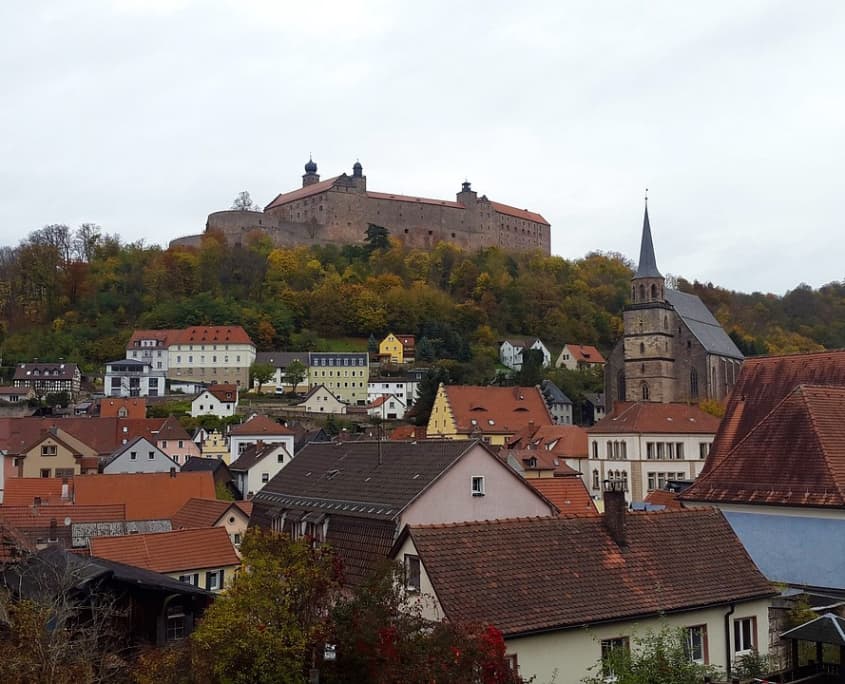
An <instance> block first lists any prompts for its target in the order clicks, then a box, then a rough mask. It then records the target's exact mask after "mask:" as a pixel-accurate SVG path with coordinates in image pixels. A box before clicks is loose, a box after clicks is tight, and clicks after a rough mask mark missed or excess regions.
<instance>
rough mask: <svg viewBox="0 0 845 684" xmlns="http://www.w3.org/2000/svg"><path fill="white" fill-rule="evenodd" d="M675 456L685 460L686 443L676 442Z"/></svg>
mask: <svg viewBox="0 0 845 684" xmlns="http://www.w3.org/2000/svg"><path fill="white" fill-rule="evenodd" d="M675 458H676V459H678V460H679V461H683V460H684V443H683V442H675Z"/></svg>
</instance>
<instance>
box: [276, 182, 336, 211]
mask: <svg viewBox="0 0 845 684" xmlns="http://www.w3.org/2000/svg"><path fill="white" fill-rule="evenodd" d="M338 178H340V176H335V177H334V178H328V179H326V180H324V181H320V182H319V183H311V185H306V186H304V187H301V188H297V189H296V190H292V191H291V192H283V193H281V194H279V195H276V197H275V198H274V199H273V200H272V201H271V202H270V204H268V205H267V206H266V207H264V211H269V210H270V209H275V208H276V207H280V206H282V205H283V204H287V203H288V202H294V201H296V200H299V199H302V198H304V197H311V196H312V195H319V194H320V193H321V192H325V191H326V190H330V189H331V188H332V186H333V185H334V182H335V181H336V180H337V179H338Z"/></svg>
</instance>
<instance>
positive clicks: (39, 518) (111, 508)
mask: <svg viewBox="0 0 845 684" xmlns="http://www.w3.org/2000/svg"><path fill="white" fill-rule="evenodd" d="M31 503H32V502H30V505H28V506H8V505H6V504H3V506H0V520H4V521H5V522H6V523H7V524H9V525H11V526H13V527H15V528H17V529H18V530H21V531H28V530H35V529H47V528H49V527H50V523H51V521H53V520H55V521H56V523H57V524H58V525H59V526H64V525H65V521H66V520H70V521H71V522H74V523H94V522H118V521H123V520H126V507H125V506H124V505H123V504H93V505H88V506H80V505H78V504H72V503H66V504H61V503H60V504H48V505H44V506H32V505H31Z"/></svg>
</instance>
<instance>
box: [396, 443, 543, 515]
mask: <svg viewBox="0 0 845 684" xmlns="http://www.w3.org/2000/svg"><path fill="white" fill-rule="evenodd" d="M474 475H483V476H484V490H485V494H484V496H473V495H472V492H471V485H472V477H473V476H474ZM554 514H555V513H554V510H553V509H552V507H551V504H548V503H546V501H544V500H543V499H542V498H541V497H540V496H539V494H537V493H536V492H535V491H534V490H533V489H531V486H530V485H528V484H526V483H525V482H524V481H523V480H522V478H521V476H519V475H517V474H516V473H513V472H512V471H511V470H510V468H509V467H508V466H507V465H505V464H504V463H502V462H501V461H499V460H498V459H497V458H496V457H495V456H494V455H493V454H491V453H490V452H489V451H487V450H486V449H485V448H484V447H482V446H478V445H477V446H475V447H473V448H472V449H471V450H470V451H469V452H468V453H466V454H465V455H464V456H463V458H461V459H460V460H459V461H458V462H457V463H456V464H455V465H453V466H452V468H451V469H450V470H448V471H447V472H446V473H445V474H444V475H443V476H442V477H441V478H440V479H439V480H437V481H436V482H435V483H434V484H433V485H432V486H431V487H430V488H429V489H428V491H426V492H425V493H423V494H422V495H421V496H420V497H419V498H418V499H417V500H416V501H415V502H414V503H412V504H411V505H410V506H409V507H408V509H407V510H406V511H405V513H404V514H403V515H402V520H401V525H400V529H401V528H402V527H404V526H405V525H420V524H422V525H427V524H435V523H451V522H464V521H468V520H495V519H498V518H524V517H537V516H539V517H549V516H552V515H554Z"/></svg>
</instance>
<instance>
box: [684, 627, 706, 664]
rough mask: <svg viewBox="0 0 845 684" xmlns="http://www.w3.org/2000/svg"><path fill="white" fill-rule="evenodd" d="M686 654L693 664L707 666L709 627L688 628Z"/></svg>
mask: <svg viewBox="0 0 845 684" xmlns="http://www.w3.org/2000/svg"><path fill="white" fill-rule="evenodd" d="M686 652H687V658H689V659H690V661H691V662H693V663H699V664H701V665H706V664H707V661H708V658H707V625H695V626H694V627H687V643H686Z"/></svg>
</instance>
